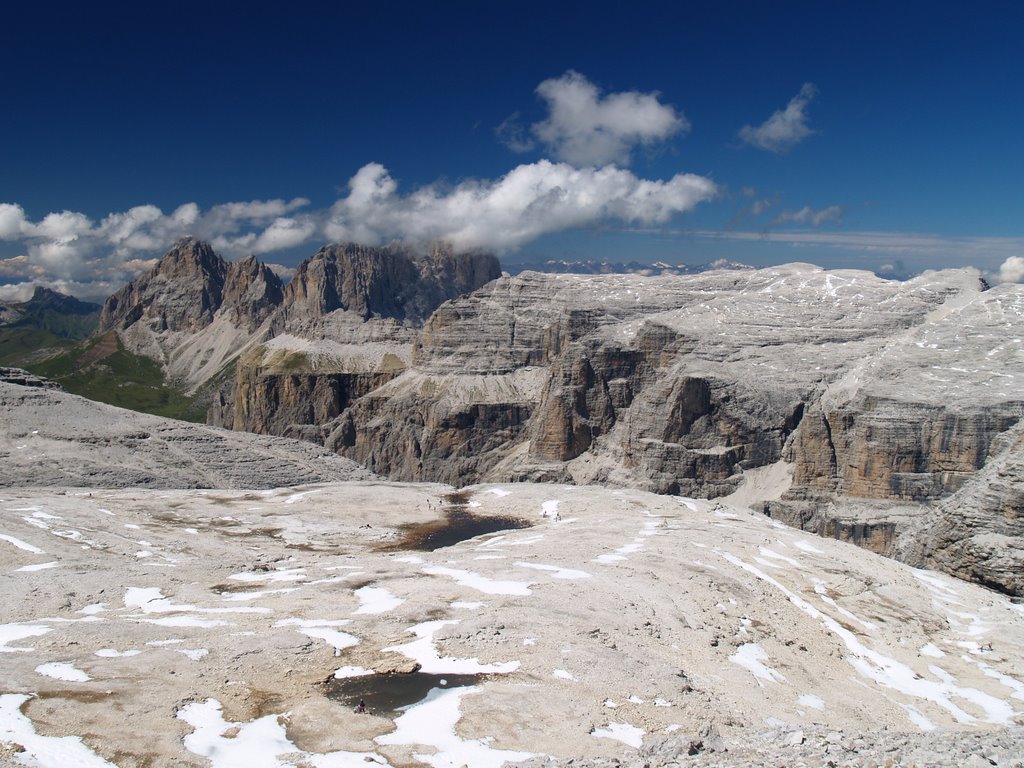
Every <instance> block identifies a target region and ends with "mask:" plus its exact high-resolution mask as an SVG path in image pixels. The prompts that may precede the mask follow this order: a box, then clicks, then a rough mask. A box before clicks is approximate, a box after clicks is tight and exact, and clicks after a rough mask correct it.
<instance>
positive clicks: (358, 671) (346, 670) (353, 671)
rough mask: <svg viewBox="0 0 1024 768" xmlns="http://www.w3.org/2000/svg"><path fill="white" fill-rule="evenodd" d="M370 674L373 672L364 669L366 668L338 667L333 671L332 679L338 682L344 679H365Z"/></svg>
mask: <svg viewBox="0 0 1024 768" xmlns="http://www.w3.org/2000/svg"><path fill="white" fill-rule="evenodd" d="M372 674H373V670H372V669H366V667H339V668H338V669H336V670H334V677H335V678H337V679H338V680H343V679H344V678H346V677H365V676H366V675H372Z"/></svg>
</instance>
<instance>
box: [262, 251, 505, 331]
mask: <svg viewBox="0 0 1024 768" xmlns="http://www.w3.org/2000/svg"><path fill="white" fill-rule="evenodd" d="M500 274H501V272H500V268H499V265H498V260H497V259H496V258H494V256H492V255H490V254H483V253H455V252H454V251H453V250H452V249H451V248H448V247H443V246H435V247H434V248H433V249H431V250H430V251H429V252H428V253H427V254H425V255H419V254H415V253H413V252H411V251H409V250H408V249H406V248H403V247H399V246H388V247H384V248H376V247H371V246H363V245H355V244H352V243H349V244H346V245H330V246H327V247H325V248H321V249H320V250H319V251H317V252H316V254H315V255H314V256H313V258H311V259H309V260H308V261H304V262H303V263H302V264H300V265H299V267H298V269H297V270H296V272H295V276H294V277H293V278H292V281H291V282H290V283H289V284H288V287H287V289H286V290H285V295H284V302H283V303H284V310H283V312H282V313H281V318H280V320H279V323H278V326H279V327H280V328H281V329H294V328H296V327H299V326H301V325H302V324H303V322H309V321H314V320H317V319H320V318H323V317H324V316H325V315H328V314H330V313H332V312H336V311H339V310H343V311H345V312H349V313H354V314H355V315H357V316H358V317H360V318H362V319H363V320H368V319H370V318H371V317H390V318H394V319H396V320H399V321H402V322H409V323H412V324H414V325H417V326H418V325H422V323H423V322H424V321H425V320H426V319H427V317H428V316H429V315H430V313H431V312H433V311H434V310H435V309H437V307H438V306H440V304H441V303H443V302H444V301H446V300H448V299H452V298H455V297H456V296H459V295H461V294H463V293H468V292H469V291H473V290H475V289H477V288H479V287H481V286H482V285H484V284H485V283H487V282H490V281H491V280H493V279H495V278H496V277H498V276H499V275H500Z"/></svg>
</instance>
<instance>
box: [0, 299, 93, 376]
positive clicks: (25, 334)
mask: <svg viewBox="0 0 1024 768" xmlns="http://www.w3.org/2000/svg"><path fill="white" fill-rule="evenodd" d="M100 309H101V307H100V305H99V304H91V303H89V302H85V301H79V300H78V299H76V298H74V297H73V296H67V295H65V294H63V293H59V292H57V291H53V290H50V289H49V288H43V287H42V286H36V289H35V292H34V293H33V294H32V298H30V299H29V300H28V301H22V302H7V303H5V304H0V365H18V366H22V367H24V366H25V365H30V364H32V362H34V361H38V360H40V359H43V358H46V357H49V356H52V355H53V354H56V353H57V352H60V351H61V350H63V349H67V348H68V347H71V346H73V345H74V344H75V342H77V341H79V340H81V339H86V338H88V337H89V336H91V335H92V334H93V332H94V331H95V330H96V327H97V324H98V323H99V316H100Z"/></svg>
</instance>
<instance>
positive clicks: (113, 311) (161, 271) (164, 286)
mask: <svg viewBox="0 0 1024 768" xmlns="http://www.w3.org/2000/svg"><path fill="white" fill-rule="evenodd" d="M227 272H228V266H227V263H226V262H225V261H224V260H223V259H222V258H220V256H218V255H217V254H216V253H214V250H213V248H211V247H210V245H209V244H207V243H204V242H202V241H200V240H196V239H195V238H185V239H184V240H180V241H179V242H178V243H176V244H175V246H174V247H173V248H172V249H171V250H170V251H168V252H167V253H166V254H165V255H164V256H163V257H162V258H161V259H160V261H158V262H157V264H156V266H154V267H153V269H152V270H150V271H149V273H147V274H146V275H144V276H142V277H140V278H139V279H137V280H134V281H132V282H131V283H129V284H128V285H126V286H125V287H124V288H122V289H121V290H119V291H118V292H117V293H115V294H114V295H113V296H111V297H110V298H109V299H107V301H106V303H105V304H104V305H103V310H102V311H101V313H100V326H99V332H100V333H104V332H106V331H109V330H114V329H121V330H123V329H126V328H128V327H129V326H132V325H134V324H136V323H140V322H141V323H144V324H145V325H147V326H148V327H149V328H150V329H151V330H152V331H155V332H160V331H191V332H196V331H199V330H202V329H203V328H205V327H206V326H208V325H210V323H212V322H213V316H214V314H215V313H216V311H217V310H218V309H219V308H220V305H221V300H222V298H223V291H224V282H225V279H226V277H227Z"/></svg>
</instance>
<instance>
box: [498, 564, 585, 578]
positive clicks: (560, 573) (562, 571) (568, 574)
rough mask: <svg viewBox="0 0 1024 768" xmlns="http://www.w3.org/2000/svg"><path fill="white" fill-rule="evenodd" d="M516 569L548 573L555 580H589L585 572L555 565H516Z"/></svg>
mask: <svg viewBox="0 0 1024 768" xmlns="http://www.w3.org/2000/svg"><path fill="white" fill-rule="evenodd" d="M516 567H518V568H532V569H533V570H535V571H550V572H551V576H552V578H555V579H589V578H590V574H589V573H587V572H586V571H577V570H574V569H572V568H559V567H558V566H557V565H541V564H540V563H516Z"/></svg>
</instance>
